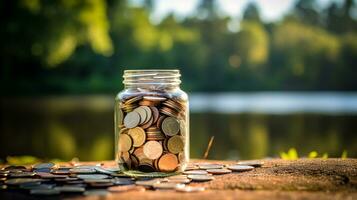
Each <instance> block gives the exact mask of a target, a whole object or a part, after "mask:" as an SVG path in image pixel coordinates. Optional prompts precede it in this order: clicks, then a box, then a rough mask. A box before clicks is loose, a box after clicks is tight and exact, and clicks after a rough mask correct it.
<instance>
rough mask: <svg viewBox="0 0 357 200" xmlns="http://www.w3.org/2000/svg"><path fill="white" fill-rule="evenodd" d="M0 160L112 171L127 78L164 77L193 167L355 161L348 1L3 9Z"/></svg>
mask: <svg viewBox="0 0 357 200" xmlns="http://www.w3.org/2000/svg"><path fill="white" fill-rule="evenodd" d="M0 10H1V11H0V15H1V18H0V24H1V31H0V57H1V59H0V68H1V84H0V87H1V93H2V97H1V118H2V120H1V129H0V131H1V133H0V159H2V160H3V161H4V160H6V157H7V156H9V155H12V156H17V155H33V156H36V157H40V158H44V159H51V158H59V159H63V160H68V159H71V158H73V157H78V158H79V159H81V160H101V159H112V158H113V153H114V152H113V145H114V134H113V102H114V96H115V95H116V93H118V92H119V91H120V90H121V89H122V88H123V85H122V83H121V82H122V78H121V75H122V73H123V70H125V69H146V68H172V69H174V68H175V69H176V68H178V69H180V70H181V73H182V80H183V83H182V88H183V89H184V90H185V91H187V92H188V93H189V95H190V97H191V100H192V102H191V113H192V114H191V156H192V157H196V158H197V157H201V156H202V155H203V153H204V151H205V148H206V146H207V143H208V140H209V138H210V137H211V136H215V141H214V144H213V147H212V149H211V153H210V156H209V158H214V159H252V158H263V157H275V156H278V155H279V152H281V151H287V150H288V149H289V148H291V147H295V148H296V149H298V152H299V153H300V154H301V156H304V155H307V154H308V152H310V151H313V150H316V151H318V152H319V153H321V154H322V153H325V152H326V153H328V154H329V156H330V157H331V156H332V157H340V156H341V154H342V152H343V151H344V150H346V151H347V152H348V156H349V157H357V146H356V145H355V144H356V143H357V93H356V90H357V75H356V74H357V68H356V66H357V8H356V2H355V1H353V0H343V1H342V0H341V1H338V0H336V1H334V0H286V1H285V0H272V1H269V3H267V2H265V1H254V0H244V1H232V0H216V1H215V0H184V1H179V0H177V1H163V0H141V1H140V0H118V1H114V0H80V1H75V0H58V1H44V0H16V1H1V2H0Z"/></svg>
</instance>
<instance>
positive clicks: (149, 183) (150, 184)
mask: <svg viewBox="0 0 357 200" xmlns="http://www.w3.org/2000/svg"><path fill="white" fill-rule="evenodd" d="M155 183H160V180H157V179H152V180H145V181H136V182H135V184H136V185H140V186H144V187H153V185H154V184H155Z"/></svg>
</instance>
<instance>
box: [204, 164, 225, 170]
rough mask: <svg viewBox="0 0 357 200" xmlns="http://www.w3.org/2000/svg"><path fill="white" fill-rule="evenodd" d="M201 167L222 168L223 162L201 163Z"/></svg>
mask: <svg viewBox="0 0 357 200" xmlns="http://www.w3.org/2000/svg"><path fill="white" fill-rule="evenodd" d="M198 166H199V168H200V169H222V168H223V165H221V164H208V163H205V164H199V165H198Z"/></svg>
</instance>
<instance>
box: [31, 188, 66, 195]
mask: <svg viewBox="0 0 357 200" xmlns="http://www.w3.org/2000/svg"><path fill="white" fill-rule="evenodd" d="M60 193H61V191H59V190H52V189H32V190H30V194H33V195H58V194H60Z"/></svg>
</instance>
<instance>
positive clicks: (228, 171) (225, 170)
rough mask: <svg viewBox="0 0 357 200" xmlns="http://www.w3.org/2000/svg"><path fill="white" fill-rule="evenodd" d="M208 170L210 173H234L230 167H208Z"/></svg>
mask: <svg viewBox="0 0 357 200" xmlns="http://www.w3.org/2000/svg"><path fill="white" fill-rule="evenodd" d="M207 172H208V173H210V174H217V175H220V174H229V173H232V171H231V170H229V169H207Z"/></svg>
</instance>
